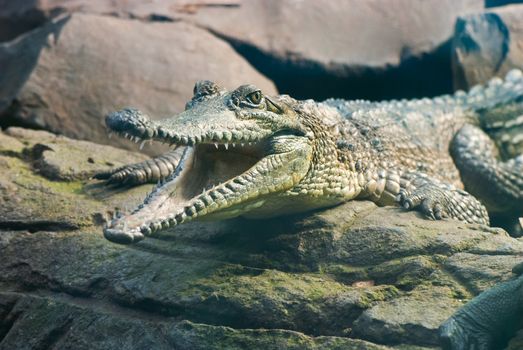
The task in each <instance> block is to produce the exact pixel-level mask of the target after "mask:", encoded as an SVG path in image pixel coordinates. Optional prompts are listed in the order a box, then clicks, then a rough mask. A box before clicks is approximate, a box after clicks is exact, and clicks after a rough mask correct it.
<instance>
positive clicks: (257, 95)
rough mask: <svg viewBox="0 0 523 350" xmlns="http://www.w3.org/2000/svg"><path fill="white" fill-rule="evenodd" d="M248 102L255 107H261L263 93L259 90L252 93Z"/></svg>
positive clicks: (248, 96)
mask: <svg viewBox="0 0 523 350" xmlns="http://www.w3.org/2000/svg"><path fill="white" fill-rule="evenodd" d="M247 100H248V101H249V102H250V103H252V104H254V105H259V104H260V103H261V100H262V93H261V91H260V90H258V91H254V92H251V93H250V94H248V95H247Z"/></svg>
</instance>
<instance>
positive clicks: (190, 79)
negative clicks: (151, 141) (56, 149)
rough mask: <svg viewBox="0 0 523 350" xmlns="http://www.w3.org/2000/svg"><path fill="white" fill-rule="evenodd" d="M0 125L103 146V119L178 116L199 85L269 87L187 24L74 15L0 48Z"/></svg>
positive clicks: (223, 44) (223, 47)
mask: <svg viewBox="0 0 523 350" xmlns="http://www.w3.org/2000/svg"><path fill="white" fill-rule="evenodd" d="M0 67H2V69H1V70H0V113H1V112H3V115H2V116H0V119H2V118H3V119H4V120H7V121H8V122H3V123H0V125H6V124H10V123H11V124H12V123H18V124H22V125H28V126H31V127H36V128H43V129H46V130H50V131H53V132H56V133H61V134H64V135H67V136H70V137H74V138H78V139H85V140H91V141H97V142H101V143H109V142H111V143H112V144H113V145H120V146H123V145H126V146H127V147H129V143H125V142H126V141H124V140H122V139H120V138H116V139H114V140H111V141H110V140H109V139H108V138H107V132H106V129H105V125H104V115H105V114H107V113H109V112H112V111H114V110H117V109H120V108H122V107H125V106H134V107H137V108H139V109H141V110H143V111H144V112H146V113H148V114H150V115H151V116H152V117H153V118H161V117H167V116H170V115H172V114H174V113H177V112H180V111H182V110H183V108H184V106H185V103H186V102H187V101H188V100H189V99H190V98H191V97H192V88H193V86H194V83H195V82H196V81H197V80H201V79H209V80H213V81H216V82H218V83H221V84H223V85H224V86H225V87H227V88H236V87H237V86H239V85H242V84H245V83H246V82H250V83H253V84H256V85H257V86H259V87H260V88H261V89H263V90H264V91H265V92H267V93H269V94H272V93H275V92H276V89H275V87H274V85H273V83H272V82H271V81H269V80H268V79H267V78H265V77H264V76H262V75H261V74H260V73H258V72H257V71H256V70H255V69H254V68H252V67H251V66H250V65H249V63H247V62H246V61H245V59H243V58H242V57H241V56H239V55H238V54H237V53H236V52H235V51H234V50H233V49H232V48H231V47H230V46H229V44H227V43H226V42H224V41H223V40H221V39H219V38H217V37H216V36H214V35H212V34H210V33H209V32H207V31H205V30H202V29H199V28H197V27H195V26H192V25H189V24H186V23H158V22H155V23H145V22H142V21H138V20H122V19H118V18H114V17H106V16H98V15H85V14H73V15H72V16H70V17H61V18H59V19H56V20H54V21H52V22H50V23H48V24H47V25H45V26H43V27H41V28H38V29H36V30H34V31H32V32H29V33H27V34H26V35H24V36H22V37H20V38H18V39H17V40H14V41H11V42H8V43H5V44H2V45H0Z"/></svg>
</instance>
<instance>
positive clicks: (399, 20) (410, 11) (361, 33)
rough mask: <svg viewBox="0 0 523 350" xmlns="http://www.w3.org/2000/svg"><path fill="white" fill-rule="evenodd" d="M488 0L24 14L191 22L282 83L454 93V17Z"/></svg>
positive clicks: (122, 4) (382, 92) (54, 8)
mask: <svg viewBox="0 0 523 350" xmlns="http://www.w3.org/2000/svg"><path fill="white" fill-rule="evenodd" d="M483 7H484V0H425V1H419V0H416V1H412V0H397V1H394V2H392V3H387V4H386V5H385V4H384V3H383V1H380V0H367V1H358V0H351V1H343V2H329V1H315V0H300V1H294V0H284V1H282V0H244V1H241V0H229V1H225V2H224V1H220V0H211V1H205V2H202V1H198V0H183V1H176V2H172V1H166V0H159V1H154V2H152V1H147V2H144V1H137V0H130V1H110V2H109V1H103V0H101V1H99V0H94V1H85V0H67V1H63V0H61V1H53V2H36V3H34V5H33V6H32V7H31V6H28V7H27V9H25V13H28V14H30V13H31V11H33V12H37V13H39V14H41V15H42V16H46V15H49V14H55V13H57V12H60V11H67V12H77V11H79V12H85V13H97V14H112V15H116V16H120V17H123V18H129V17H130V18H140V19H142V20H153V21H179V20H182V21H185V22H191V23H195V24H196V25H198V26H199V27H201V28H206V29H208V30H209V31H210V32H212V33H214V34H215V35H216V36H218V37H221V38H223V39H225V40H227V41H228V42H229V43H231V44H232V45H233V46H234V47H235V48H236V50H237V51H238V52H239V53H240V54H241V55H243V56H244V57H245V58H246V59H247V60H249V62H250V63H251V64H252V65H253V66H254V67H255V68H256V69H257V70H258V71H260V72H262V73H263V74H265V75H266V76H268V77H270V78H271V79H272V80H273V81H274V82H275V83H276V85H277V86H278V88H279V89H280V90H281V91H282V92H285V93H290V94H291V95H293V96H295V97H298V98H316V99H323V98H329V97H351V98H371V99H383V98H391V97H394V98H405V97H413V96H417V97H425V96H427V95H436V94H442V93H448V92H450V91H451V89H452V86H451V79H452V73H451V65H450V56H449V50H450V45H449V44H448V41H449V39H450V38H451V36H452V30H453V26H454V22H455V19H456V17H457V16H459V15H465V14H469V13H477V12H481V11H482V10H483ZM21 12H22V13H24V12H23V11H21ZM0 13H1V12H0ZM245 81H248V79H245ZM318 86H321V89H318V88H317V87H318Z"/></svg>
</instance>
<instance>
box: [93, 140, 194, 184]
mask: <svg viewBox="0 0 523 350" xmlns="http://www.w3.org/2000/svg"><path fill="white" fill-rule="evenodd" d="M183 149H184V147H179V148H177V149H175V150H172V151H169V152H167V153H165V154H162V155H160V156H158V157H155V158H151V159H148V160H146V161H144V162H141V163H135V164H129V165H124V166H122V167H119V168H115V169H110V170H108V171H104V172H101V173H98V174H96V175H94V178H95V179H98V180H107V183H108V184H119V185H131V186H135V185H140V184H144V183H150V182H152V183H154V182H158V181H160V180H163V179H165V178H167V177H168V176H169V175H171V174H172V173H173V172H174V170H175V169H176V166H177V165H178V163H179V162H180V157H181V154H182V152H183Z"/></svg>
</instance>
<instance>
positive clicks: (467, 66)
mask: <svg viewBox="0 0 523 350" xmlns="http://www.w3.org/2000/svg"><path fill="white" fill-rule="evenodd" d="M522 23H523V5H510V6H507V7H501V8H499V9H492V10H489V11H488V12H485V13H479V14H473V15H469V16H464V17H462V18H460V19H458V21H457V23H456V28H455V33H454V38H453V41H452V47H453V48H452V51H453V71H454V85H455V87H456V88H460V89H469V88H471V87H472V86H474V85H476V84H483V83H486V82H487V81H488V80H489V79H491V78H492V77H493V76H498V77H502V76H504V75H505V74H506V73H507V72H508V71H510V70H511V69H513V68H519V69H522V68H523V25H522Z"/></svg>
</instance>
